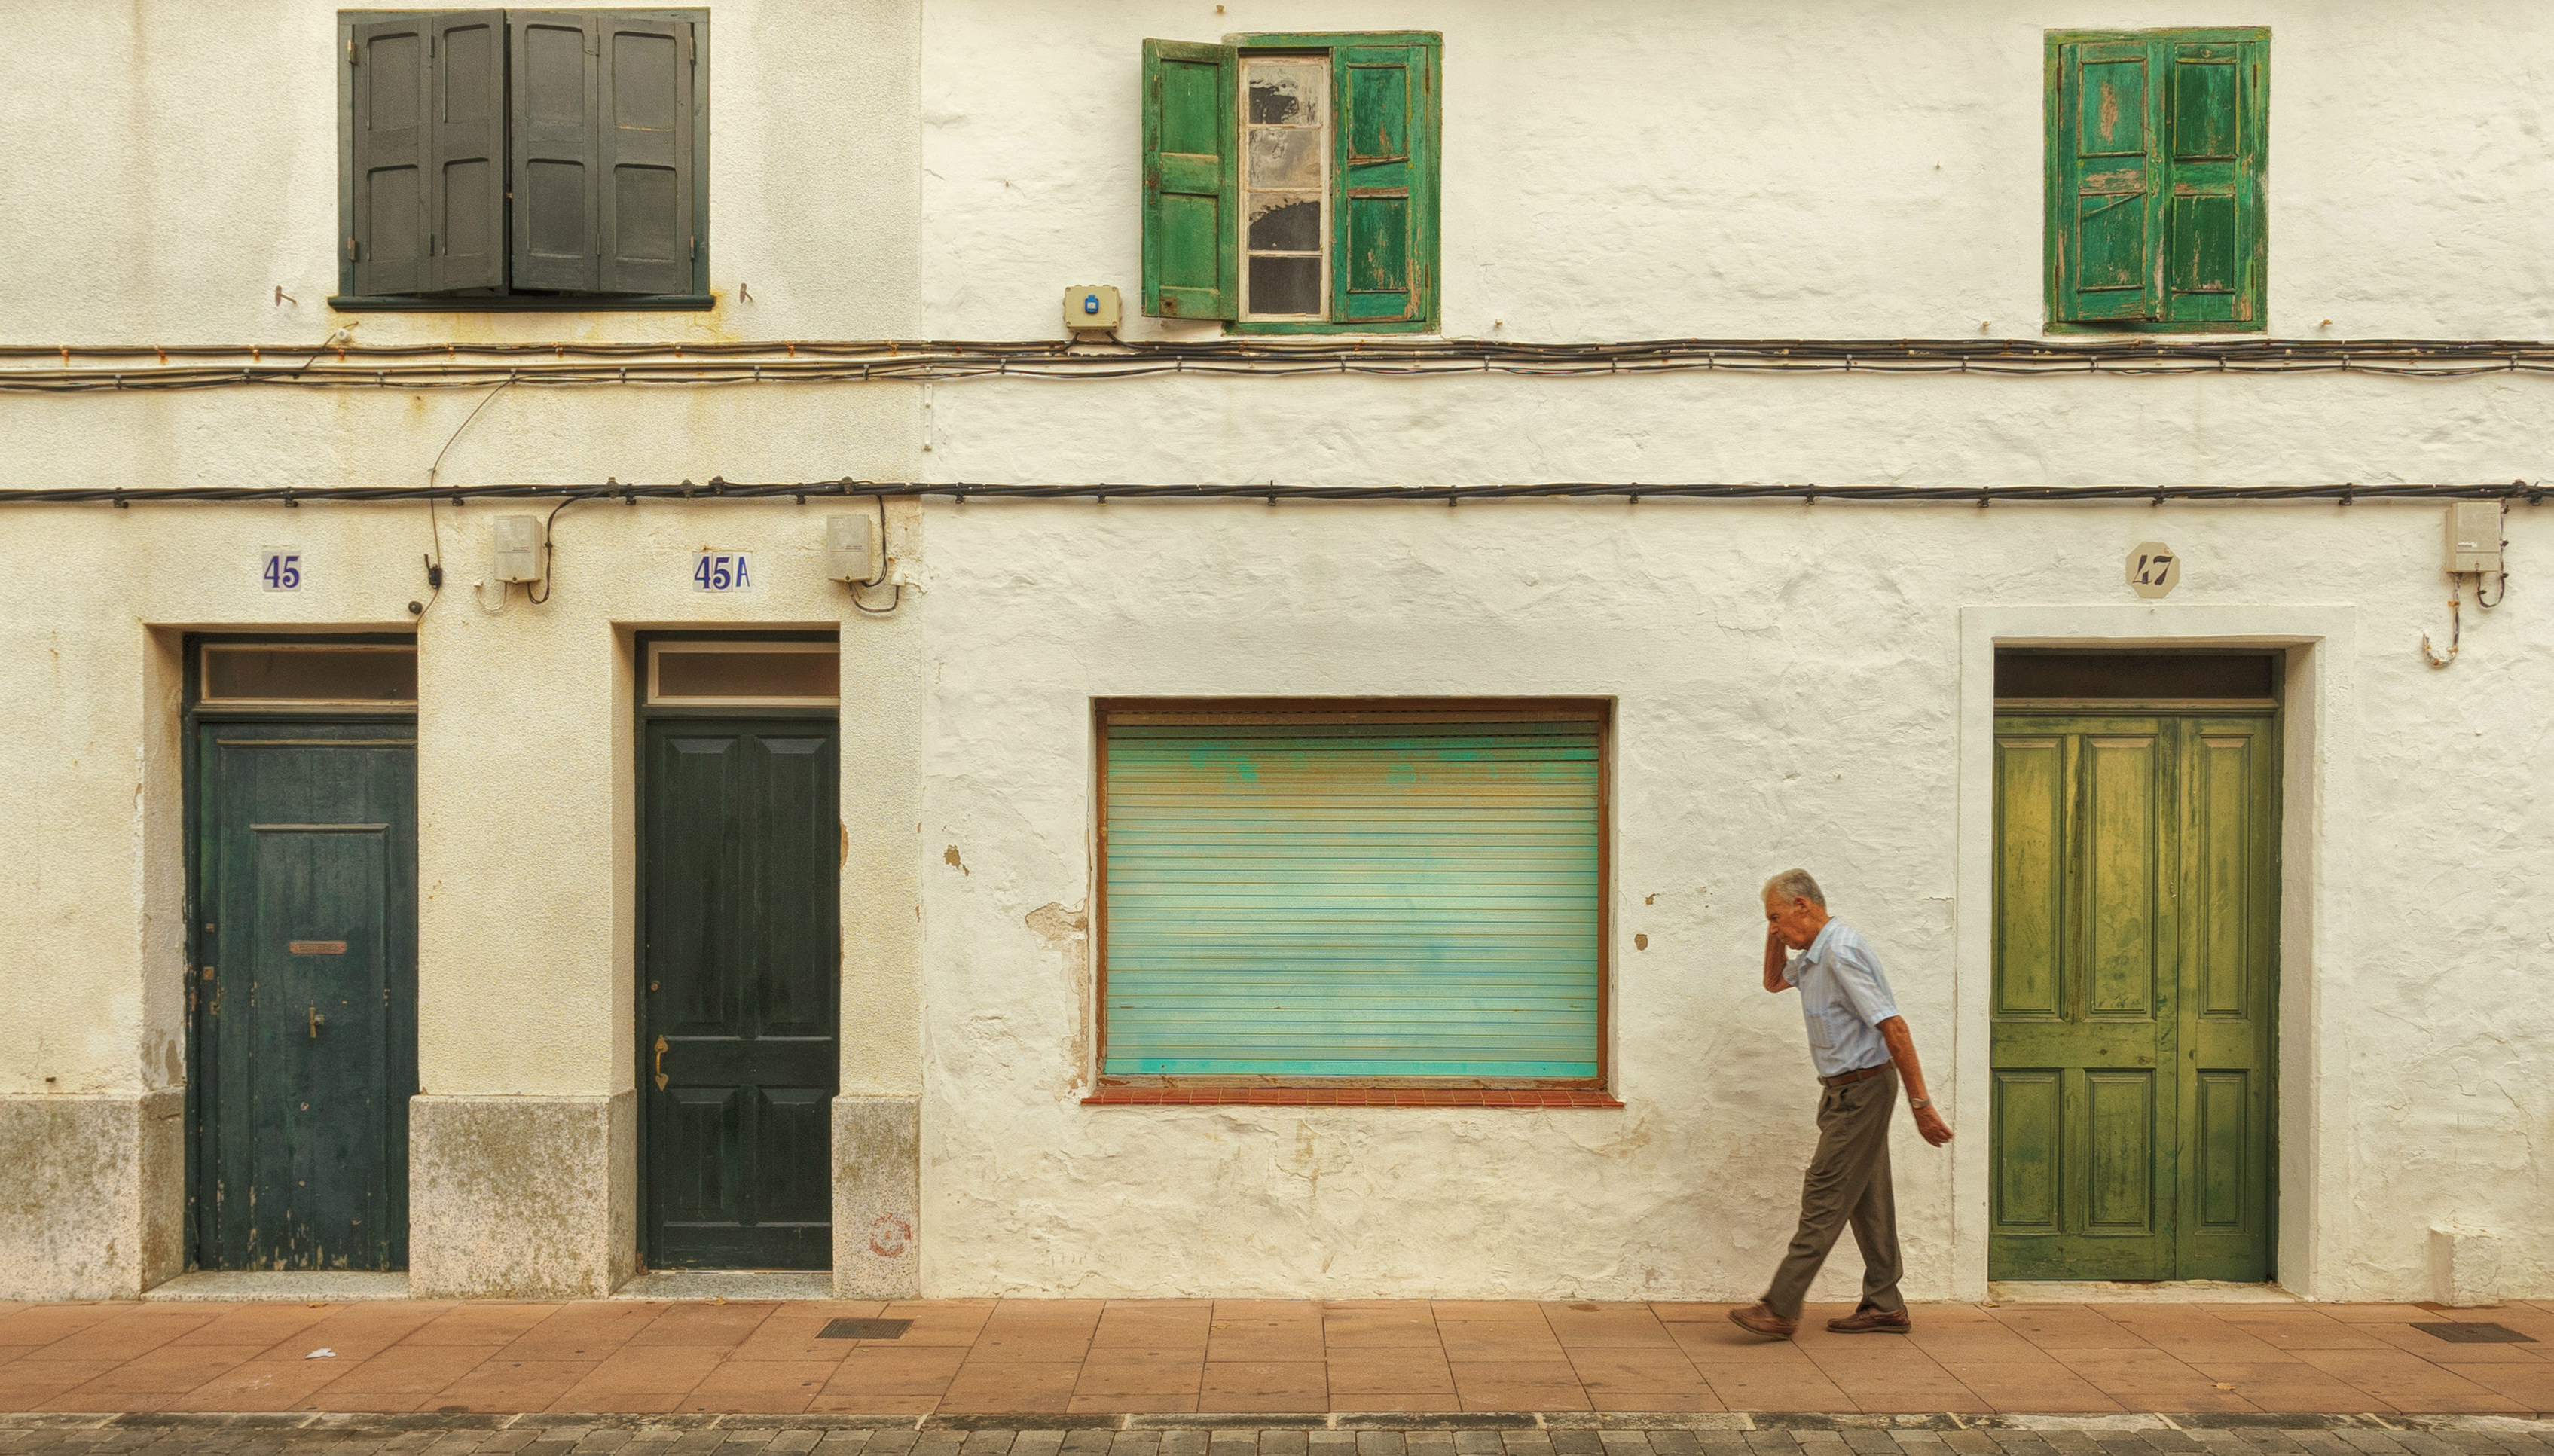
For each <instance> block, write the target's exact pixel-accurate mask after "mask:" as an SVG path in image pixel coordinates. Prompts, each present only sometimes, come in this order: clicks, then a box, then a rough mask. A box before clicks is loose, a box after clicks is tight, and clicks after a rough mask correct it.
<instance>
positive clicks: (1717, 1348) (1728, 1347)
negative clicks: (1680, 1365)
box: [1668, 1319, 1808, 1366]
mask: <svg viewBox="0 0 2554 1456" xmlns="http://www.w3.org/2000/svg"><path fill="white" fill-rule="evenodd" d="M1668 1330H1669V1332H1670V1333H1671V1334H1673V1335H1674V1336H1675V1337H1676V1343H1677V1348H1678V1349H1680V1350H1682V1351H1683V1352H1684V1356H1685V1358H1686V1359H1687V1360H1690V1361H1692V1362H1693V1363H1694V1364H1695V1365H1697V1366H1716V1365H1802V1364H1805V1363H1806V1362H1807V1360H1808V1357H1807V1356H1806V1355H1803V1354H1801V1353H1800V1346H1799V1343H1797V1342H1796V1341H1792V1340H1769V1339H1767V1338H1765V1337H1764V1336H1763V1335H1752V1334H1749V1333H1748V1332H1747V1331H1745V1330H1743V1329H1740V1328H1739V1327H1738V1326H1736V1325H1734V1324H1731V1323H1730V1322H1729V1321H1728V1320H1726V1319H1723V1320H1721V1321H1720V1322H1719V1323H1718V1324H1672V1325H1669V1326H1668Z"/></svg>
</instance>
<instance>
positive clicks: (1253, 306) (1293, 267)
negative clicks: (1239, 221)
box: [1250, 257, 1322, 314]
mask: <svg viewBox="0 0 2554 1456" xmlns="http://www.w3.org/2000/svg"><path fill="white" fill-rule="evenodd" d="M1250 311H1251V312H1252V313H1301V314H1319V313H1320V312H1321V311H1322V260H1320V259H1318V258H1257V257H1254V258H1252V259H1251V260H1250Z"/></svg>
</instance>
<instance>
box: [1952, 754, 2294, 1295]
mask: <svg viewBox="0 0 2554 1456" xmlns="http://www.w3.org/2000/svg"><path fill="white" fill-rule="evenodd" d="M2278 763H2279V752H2278V721H2277V718H2276V716H2275V714H2274V713H2269V712H2262V713H2232V714H2229V713H2209V714H2202V713H2195V712H2194V713H2125V712H2124V713H2104V714H2100V715H2089V714H2086V715H2047V716H2013V715H2007V716H2001V717H1999V718H1998V720H1997V723H1996V784H1995V798H1996V805H1995V875H1996V879H1995V972H1994V993H1993V994H1994V1011H1993V1016H1994V1033H1993V1048H1992V1057H1991V1061H1992V1064H1993V1071H1992V1077H1993V1093H1992V1098H1991V1102H1990V1112H1991V1114H1992V1124H1993V1125H1992V1129H1991V1133H1990V1136H1991V1139H1992V1143H1993V1147H1992V1155H1991V1156H1992V1159H1993V1181H1992V1188H1991V1198H1992V1213H1991V1217H1992V1220H1993V1222H1992V1228H1991V1233H1990V1239H1989V1252H1988V1275H1989V1277H1990V1278H1993V1279H2001V1280H2183V1279H2211V1280H2233V1281H2248V1282H2249V1281H2260V1280H2265V1279H2267V1278H2269V1277H2270V1274H2271V1269H2270V1259H2271V1225H2272V1188H2273V1182H2272V1172H2271V1170H2272V1136H2271V1134H2272V1109H2273V1106H2274V1096H2273V1092H2274V1089H2273V1087H2272V1070H2273V1067H2274V1065H2275V1061H2274V1049H2273V1022H2274V1018H2275V1008H2276V1004H2277V1000H2276V998H2277V975H2276V965H2277V950H2278V864H2277V855H2278V847H2277V846H2278V806H2279V792H2278V773H2279V770H2278Z"/></svg>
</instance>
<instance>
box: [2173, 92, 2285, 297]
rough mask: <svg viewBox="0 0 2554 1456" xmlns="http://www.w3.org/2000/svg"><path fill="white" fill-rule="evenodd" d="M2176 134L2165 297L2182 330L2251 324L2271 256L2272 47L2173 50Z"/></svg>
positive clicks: (2174, 138) (2174, 139) (2174, 135)
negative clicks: (2266, 159)
mask: <svg viewBox="0 0 2554 1456" xmlns="http://www.w3.org/2000/svg"><path fill="white" fill-rule="evenodd" d="M2155 49H2156V52H2157V53H2158V54H2157V59H2158V61H2159V62H2160V65H2159V69H2160V70H2161V71H2162V73H2163V74H2164V75H2165V77H2166V78H2167V79H2166V82H2165V94H2164V102H2165V109H2164V118H2165V124H2166V127H2167V128H2168V139H2167V140H2168V147H2167V154H2166V155H2167V166H2166V170H2165V181H2166V189H2167V194H2168V196H2169V197H2170V201H2169V203H2168V204H2167V208H2166V211H2165V222H2164V267H2163V280H2162V281H2163V290H2164V295H2165V299H2166V310H2167V312H2166V316H2167V317H2169V318H2171V319H2173V320H2175V321H2177V322H2193V323H2195V322H2212V323H2248V322H2251V321H2253V320H2254V319H2256V318H2257V317H2258V316H2259V310H2258V308H2257V304H2258V302H2259V292H2258V289H2256V288H2252V287H2248V286H2247V283H2248V281H2249V280H2250V277H2251V276H2252V275H2253V274H2254V273H2255V272H2256V271H2257V270H2258V268H2259V264H2260V255H2261V253H2262V251H2263V248H2262V244H2263V228H2262V224H2261V217H2262V212H2261V168H2260V166H2259V164H2258V158H2259V155H2260V148H2261V142H2262V138H2261V136H2260V114H2261V109H2260V107H2259V104H2258V103H2259V102H2260V100H2261V97H2262V94H2263V90H2264V85H2263V82H2264V79H2265V78H2266V77H2265V76H2264V71H2265V70H2266V69H2267V66H2268V52H2269V47H2268V46H2267V45H2266V44H2264V43H2262V42H2226V41H2193V42H2164V43H2158V45H2157V46H2156V48H2155Z"/></svg>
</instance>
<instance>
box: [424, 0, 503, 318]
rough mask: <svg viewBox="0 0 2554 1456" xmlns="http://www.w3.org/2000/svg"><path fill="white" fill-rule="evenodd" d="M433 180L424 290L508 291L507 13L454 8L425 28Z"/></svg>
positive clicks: (429, 195)
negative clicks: (431, 251)
mask: <svg viewBox="0 0 2554 1456" xmlns="http://www.w3.org/2000/svg"><path fill="white" fill-rule="evenodd" d="M426 32H427V35H428V36H429V38H430V40H431V44H430V45H429V46H428V48H427V50H428V55H429V57H430V59H431V73H432V80H433V89H432V91H431V93H430V95H431V98H432V99H431V106H432V125H431V127H430V128H429V135H430V138H431V141H430V143H429V146H430V149H431V153H432V157H433V168H434V170H433V176H432V181H431V184H430V186H429V189H428V192H427V196H428V199H429V207H428V214H427V223H426V226H427V230H428V232H429V233H430V234H431V235H432V237H433V241H434V254H433V257H432V258H431V259H430V260H429V261H428V263H427V265H426V281H425V289H424V290H425V291H427V292H437V293H442V292H453V291H457V290H459V289H463V288H502V287H504V286H505V285H506V12H504V11H502V10H458V11H449V12H446V13H445V14H442V15H438V16H436V17H434V19H433V20H432V21H431V22H430V23H429V24H428V25H427V28H426Z"/></svg>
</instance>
